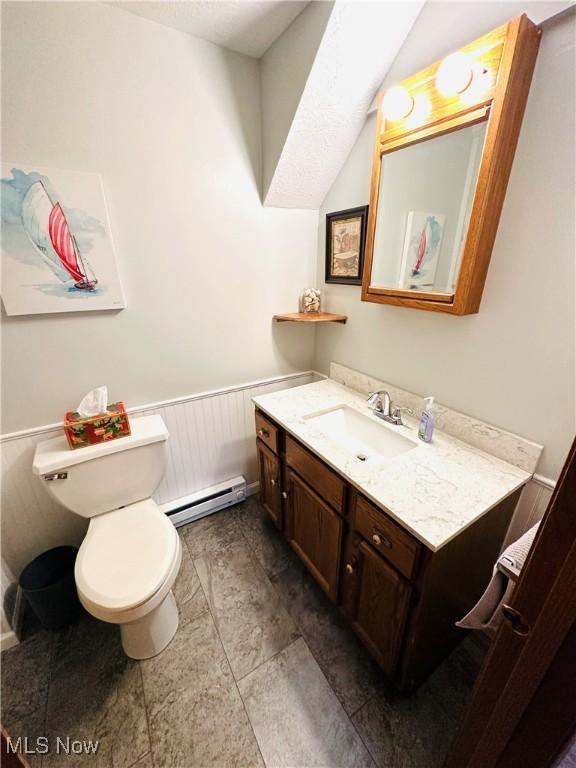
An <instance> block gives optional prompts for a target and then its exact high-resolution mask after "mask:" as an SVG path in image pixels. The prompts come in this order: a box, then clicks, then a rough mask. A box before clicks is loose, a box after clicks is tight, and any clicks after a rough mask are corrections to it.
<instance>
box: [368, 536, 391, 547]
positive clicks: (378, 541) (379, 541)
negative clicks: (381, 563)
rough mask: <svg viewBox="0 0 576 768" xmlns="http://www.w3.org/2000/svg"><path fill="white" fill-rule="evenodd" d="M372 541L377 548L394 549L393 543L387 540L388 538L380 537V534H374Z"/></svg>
mask: <svg viewBox="0 0 576 768" xmlns="http://www.w3.org/2000/svg"><path fill="white" fill-rule="evenodd" d="M372 541H373V542H374V544H376V546H378V547H380V546H382V547H387V548H388V549H392V542H391V541H390V539H387V538H386V536H380V534H378V533H373V534H372Z"/></svg>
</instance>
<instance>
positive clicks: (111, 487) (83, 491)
mask: <svg viewBox="0 0 576 768" xmlns="http://www.w3.org/2000/svg"><path fill="white" fill-rule="evenodd" d="M130 427H131V430H132V434H131V435H129V436H127V437H121V438H118V439H116V440H110V441H109V442H107V443H98V444H97V445H90V446H87V447H85V448H77V449H76V450H74V451H73V450H70V449H69V448H68V444H67V442H66V438H65V437H64V436H63V437H55V438H53V439H52V440H45V441H43V442H41V443H38V445H37V446H36V452H35V454H34V461H33V464H32V469H33V471H34V474H36V475H40V477H41V479H42V482H43V483H44V485H45V487H46V489H47V490H48V491H49V492H50V494H51V495H52V496H53V497H54V498H55V499H56V500H57V501H58V502H59V503H60V504H62V505H63V506H65V507H66V508H67V509H69V510H70V511H71V512H75V513H76V514H77V515H81V516H82V517H95V516H96V515H101V514H103V513H104V512H111V511H112V510H113V509H118V508H119V507H125V506H127V505H128V504H134V503H135V502H137V501H141V500H142V499H147V498H149V497H150V496H152V494H153V493H154V491H155V490H156V488H157V487H158V485H159V484H160V481H161V480H162V476H163V475H164V470H165V469H166V461H167V442H166V441H167V440H168V430H167V429H166V425H165V424H164V422H163V421H162V417H161V416H156V415H154V416H141V417H139V418H134V419H130Z"/></svg>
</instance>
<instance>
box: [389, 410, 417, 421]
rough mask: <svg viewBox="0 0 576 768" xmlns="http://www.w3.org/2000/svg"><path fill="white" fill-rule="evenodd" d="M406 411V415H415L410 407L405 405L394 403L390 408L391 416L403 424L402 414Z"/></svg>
mask: <svg viewBox="0 0 576 768" xmlns="http://www.w3.org/2000/svg"><path fill="white" fill-rule="evenodd" d="M403 413H407V414H408V416H415V413H414V411H413V410H412V408H408V406H406V405H395V406H394V407H393V408H392V418H393V419H394V420H396V423H397V424H404V422H403V421H402V414H403Z"/></svg>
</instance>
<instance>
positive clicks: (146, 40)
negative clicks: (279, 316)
mask: <svg viewBox="0 0 576 768" xmlns="http://www.w3.org/2000/svg"><path fill="white" fill-rule="evenodd" d="M2 16H3V18H2V77H3V82H2V85H3V88H2V97H3V113H2V128H3V132H2V133H3V135H2V153H3V160H4V161H6V162H9V163H11V162H13V163H24V164H30V165H33V164H37V165H39V166H45V167H48V168H59V169H64V170H79V171H80V170H85V171H95V172H99V173H101V174H102V176H103V180H104V186H105V191H106V196H107V203H108V208H109V211H110V216H111V227H112V232H113V236H114V240H115V244H116V250H117V255H118V259H119V266H120V270H121V275H122V277H123V282H124V287H125V290H126V294H127V299H128V308H127V309H126V310H124V311H122V312H118V313H114V312H99V313H86V314H84V313H74V314H68V315H66V314H62V315H58V316H52V315H50V316H47V315H44V316H32V317H18V318H6V317H4V318H3V320H4V322H3V359H4V364H3V400H4V411H3V423H2V431H3V432H11V431H14V430H20V429H25V428H28V427H33V426H38V425H41V424H46V423H53V422H57V421H61V419H62V417H63V414H64V412H65V411H66V410H68V409H69V408H70V407H73V406H75V405H76V404H77V403H78V401H79V400H80V398H81V396H82V395H83V394H84V393H85V392H86V391H87V390H88V389H90V388H92V387H94V386H97V385H99V384H103V383H106V384H108V386H109V391H110V396H111V398H112V399H113V400H117V399H123V400H125V401H126V402H127V404H128V405H130V406H136V405H139V404H143V403H149V402H154V401H159V400H165V399H168V398H173V397H178V396H182V395H186V394H192V393H195V392H199V391H205V390H209V389H212V388H219V387H225V386H227V385H233V384H240V383H243V382H246V381H253V380H258V379H263V378H266V377H270V376H274V375H277V374H281V373H289V372H293V371H297V370H307V369H309V368H310V366H311V365H312V353H313V345H314V342H313V335H312V333H310V329H308V328H298V327H294V326H291V327H287V326H283V327H278V328H273V326H272V320H271V318H272V315H273V314H274V313H275V312H281V311H291V310H294V309H296V307H297V297H298V294H299V292H300V290H301V288H302V286H304V285H306V284H307V283H309V282H310V279H311V276H312V274H313V263H314V259H315V250H316V232H317V212H316V211H298V210H290V211H288V210H272V209H263V208H262V205H261V202H260V199H259V191H258V181H259V179H260V171H261V160H260V100H259V73H258V63H257V62H256V61H255V60H253V59H251V58H248V57H246V56H243V55H241V54H235V53H231V52H229V51H225V50H224V49H222V48H219V47H217V46H215V45H213V44H211V43H206V42H203V41H201V40H198V39H195V38H191V37H189V36H188V35H186V34H183V33H180V32H177V31H174V30H171V29H167V28H165V27H162V26H160V25H158V24H155V23H153V22H150V21H147V20H144V19H141V18H138V17H136V16H134V15H132V14H129V13H126V12H125V11H122V10H120V9H117V8H113V7H110V6H108V5H106V4H100V3H16V2H14V3H4V4H3V8H2Z"/></svg>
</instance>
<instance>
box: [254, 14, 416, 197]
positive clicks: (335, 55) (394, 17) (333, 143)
mask: <svg viewBox="0 0 576 768" xmlns="http://www.w3.org/2000/svg"><path fill="white" fill-rule="evenodd" d="M423 4H424V0H417V1H414V2H410V1H408V2H385V3H371V2H355V3H350V2H335V3H334V4H333V7H332V9H331V13H330V16H329V18H328V20H327V23H326V24H325V29H324V31H323V34H322V36H321V40H320V41H319V45H318V49H317V51H316V53H315V55H314V57H310V59H311V67H310V71H309V73H308V76H307V78H306V79H305V82H304V84H303V88H302V92H301V95H300V98H299V101H298V105H297V108H296V110H295V113H294V115H293V117H292V119H291V123H290V125H289V127H288V128H287V130H286V139H285V141H284V143H283V146H282V148H281V151H279V152H277V153H275V154H277V159H276V160H275V164H274V167H273V168H271V167H270V166H269V163H270V158H269V157H268V155H269V153H268V152H267V151H266V147H267V145H269V144H270V141H271V140H274V141H276V142H277V136H278V126H277V125H275V121H276V123H277V119H276V116H275V114H274V113H273V112H272V110H273V108H274V99H268V100H267V98H266V92H267V91H274V88H275V83H274V82H273V81H271V82H270V81H269V82H267V81H266V78H265V77H264V69H263V79H262V91H263V99H262V106H263V110H262V126H263V145H264V180H263V182H264V183H263V201H264V205H266V206H273V207H279V208H312V209H317V208H319V207H320V205H321V203H322V201H323V199H324V197H325V195H326V193H327V192H328V190H329V189H330V186H331V185H332V182H333V181H334V179H335V178H336V176H337V175H338V172H339V171H340V168H341V166H342V164H343V163H344V161H345V159H346V157H347V156H348V154H349V152H350V150H351V149H352V146H353V145H354V142H355V141H356V138H357V137H358V134H359V132H360V130H361V128H362V126H363V125H364V122H365V120H366V113H367V110H368V108H369V107H370V104H371V102H372V99H373V97H374V94H375V92H376V90H377V88H378V86H379V85H380V83H381V82H382V80H383V79H384V77H385V75H386V73H387V72H388V69H389V68H390V66H391V64H392V62H393V61H394V58H395V57H396V54H397V53H398V51H399V50H400V48H401V46H402V44H403V42H404V40H405V39H406V37H407V35H408V33H409V31H410V29H411V27H412V25H413V23H414V21H415V20H416V17H417V16H418V14H419V12H420V10H421V8H422V6H423ZM306 13H310V9H306V11H305V14H306ZM305 14H303V15H302V17H300V19H299V20H297V21H296V22H295V24H297V23H298V21H301V20H302V19H303V18H304V15H305ZM293 27H294V25H292V27H289V28H288V30H286V32H285V33H284V35H282V36H281V37H280V38H279V39H278V40H277V41H276V42H275V43H274V45H273V46H272V47H271V48H270V49H269V50H268V52H267V53H266V56H265V57H264V59H263V60H262V66H263V67H264V66H265V62H266V59H269V58H271V57H274V56H275V54H276V52H277V50H280V49H281V48H282V47H283V48H284V50H282V51H281V57H282V56H283V57H285V59H286V60H285V62H284V64H283V63H282V61H281V60H280V61H277V62H276V67H275V69H276V71H277V72H278V75H277V79H278V83H277V86H278V87H277V93H278V94H279V96H278V98H281V94H282V92H283V90H282V88H283V87H285V84H284V83H283V82H282V80H283V72H284V71H285V69H286V68H288V67H290V66H291V64H292V62H291V57H293V56H295V55H296V56H298V55H301V53H300V52H299V51H298V49H297V46H296V47H295V46H283V43H284V41H283V38H284V36H285V35H286V36H288V35H290V33H291V30H292V29H293ZM267 101H268V103H267ZM272 134H275V135H274V136H272Z"/></svg>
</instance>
